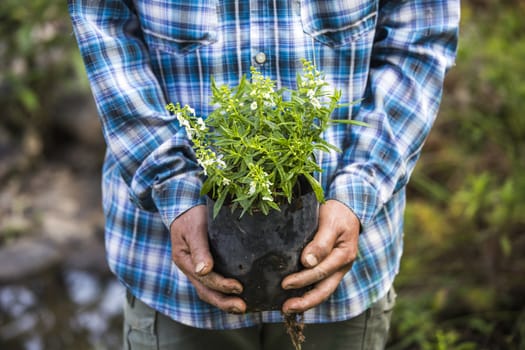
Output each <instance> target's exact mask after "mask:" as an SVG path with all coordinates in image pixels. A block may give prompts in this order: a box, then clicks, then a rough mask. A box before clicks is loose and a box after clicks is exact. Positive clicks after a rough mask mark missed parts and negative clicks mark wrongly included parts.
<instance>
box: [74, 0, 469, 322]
mask: <svg viewBox="0 0 525 350" xmlns="http://www.w3.org/2000/svg"><path fill="white" fill-rule="evenodd" d="M69 11H70V15H71V19H72V23H73V27H74V31H75V34H76V38H77V40H78V44H79V48H80V51H81V53H82V56H83V59H84V62H85V65H86V69H87V74H88V76H89V79H90V82H91V87H92V91H93V94H94V97H95V99H96V103H97V106H98V109H99V113H100V117H101V121H102V126H103V133H104V137H105V140H106V142H107V145H108V149H107V154H106V160H105V164H104V175H103V204H104V211H105V215H106V219H107V223H106V246H107V256H108V262H109V265H110V267H111V269H112V270H113V272H114V273H115V274H116V275H117V276H118V278H119V279H120V280H121V281H122V283H123V284H125V285H126V286H127V287H128V288H129V289H130V290H131V291H132V292H133V294H135V295H136V296H137V297H138V298H140V299H141V300H142V301H144V302H145V303H147V304H148V305H150V306H152V307H154V308H155V309H157V310H159V311H160V312H163V313H165V314H166V315H168V316H170V317H171V318H173V319H175V320H177V321H179V322H182V323H184V324H188V325H192V326H195V327H202V328H222V329H228V328H236V327H244V326H251V325H255V324H258V323H260V322H277V321H281V315H280V313H279V312H262V313H252V314H248V315H241V316H239V315H229V314H226V313H223V312H221V311H220V310H218V309H216V308H214V307H212V306H209V305H207V304H205V303H203V302H201V301H200V300H199V298H198V296H197V294H196V292H195V290H194V289H193V287H192V286H191V284H190V282H189V281H188V280H187V278H186V277H185V276H184V275H183V274H182V273H181V272H180V271H179V270H178V269H177V268H176V266H175V265H174V264H173V263H172V261H171V255H170V238H169V232H168V230H167V227H169V225H170V223H171V222H172V221H173V220H174V219H175V218H176V217H177V216H178V215H180V214H181V213H183V212H184V211H186V210H187V209H189V208H191V207H192V206H195V205H197V204H201V203H203V199H202V198H200V196H199V190H200V186H201V183H202V182H201V178H200V176H201V175H200V173H199V168H198V166H197V164H196V162H195V159H194V153H193V151H192V148H191V145H190V143H189V142H188V140H187V138H186V137H185V134H184V131H183V129H181V128H180V127H179V125H178V124H177V122H176V120H175V119H174V117H173V116H171V115H169V114H168V113H167V112H166V110H165V109H164V106H165V104H166V103H167V102H180V103H181V104H189V105H191V106H192V107H193V108H194V109H195V110H196V112H197V114H198V115H201V116H204V117H205V116H206V115H207V114H208V113H209V112H210V108H211V107H210V104H209V99H210V96H211V92H210V77H211V76H214V78H215V79H216V81H217V82H218V83H219V84H223V83H225V84H229V85H234V84H237V83H238V82H239V80H240V77H241V76H242V75H243V74H249V67H250V66H251V65H254V66H257V67H258V68H259V70H260V71H261V72H262V73H263V74H264V75H266V76H268V77H270V78H272V79H275V80H277V81H278V84H279V85H280V86H284V87H293V86H294V84H295V76H296V72H297V70H298V69H300V68H301V63H300V59H301V58H306V59H308V60H310V61H312V62H314V63H315V64H316V65H317V67H318V69H320V70H322V71H324V73H325V74H326V79H327V81H328V82H329V83H330V84H331V85H332V86H334V87H335V88H337V89H341V90H342V93H343V96H342V100H343V101H344V102H351V101H359V102H358V103H356V104H354V105H352V106H350V107H345V108H341V109H339V110H337V111H336V113H335V114H334V116H333V117H334V118H339V119H349V118H352V119H355V120H360V121H364V122H366V123H368V124H370V125H371V126H370V127H366V128H365V127H349V126H347V125H343V124H338V125H334V126H332V127H331V128H330V129H329V130H328V131H327V132H326V134H325V137H326V138H327V140H329V141H330V142H331V143H333V144H334V145H336V146H338V147H339V148H341V149H343V152H342V153H330V154H320V155H319V158H318V161H319V162H320V164H321V165H322V168H323V170H324V171H323V173H322V174H318V176H319V178H320V180H321V182H322V185H323V187H324V189H325V192H326V195H327V198H332V199H337V200H339V201H341V202H343V203H345V204H346V205H348V206H349V207H350V208H351V209H352V210H353V211H354V212H355V213H356V215H357V216H358V217H359V219H360V220H361V224H362V229H363V232H362V234H361V236H360V240H359V253H358V259H357V260H356V261H355V263H354V265H353V267H352V270H351V271H350V272H349V273H348V274H347V275H346V277H345V278H344V280H343V282H342V283H341V284H340V286H339V288H338V289H337V290H336V292H335V293H334V294H333V295H332V296H331V297H330V298H329V299H328V300H327V301H326V302H324V303H323V304H322V305H320V306H318V307H316V308H315V309H313V310H310V311H308V312H307V313H306V314H305V320H306V322H330V321H338V320H344V319H348V318H350V317H352V316H355V315H358V314H360V313H361V312H363V311H364V310H365V309H366V308H368V307H369V306H370V305H371V304H372V303H373V302H374V301H376V300H378V299H379V298H380V297H382V296H383V295H384V294H385V293H386V292H387V291H388V289H389V288H390V286H391V284H392V283H393V280H394V277H395V275H396V273H397V272H398V269H399V260H400V257H401V252H402V232H403V211H404V207H405V186H406V184H407V182H408V180H409V177H410V174H411V172H412V170H413V168H414V166H415V163H416V160H417V159H418V156H419V153H420V151H421V148H422V145H423V143H424V140H425V138H426V136H427V134H428V132H429V130H430V128H431V126H432V123H433V121H434V118H435V116H436V114H437V110H438V106H439V102H440V98H441V93H442V84H443V79H444V76H445V73H446V70H447V69H448V68H449V67H450V66H451V65H452V64H453V62H454V59H455V53H456V45H457V34H458V22H459V0H449V1H445V0H406V1H398V0H384V1H379V0H351V1H350V0H346V1H343V0H339V1H327V0H268V1H262V0H251V1H241V0H192V1H187V0H135V1H132V0H69ZM258 52H264V53H265V54H266V58H267V60H266V62H265V63H263V64H257V63H256V62H255V59H254V57H255V55H256V54H257V53H258Z"/></svg>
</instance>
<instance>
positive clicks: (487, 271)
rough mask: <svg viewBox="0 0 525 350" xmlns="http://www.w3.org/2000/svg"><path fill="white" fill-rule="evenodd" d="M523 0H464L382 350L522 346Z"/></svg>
mask: <svg viewBox="0 0 525 350" xmlns="http://www.w3.org/2000/svg"><path fill="white" fill-rule="evenodd" d="M523 18H525V3H523V2H520V1H507V2H500V1H495V0H494V1H491V0H485V1H481V0H477V1H474V0H471V1H463V5H462V26H461V37H460V46H459V52H458V59H457V65H456V67H454V68H453V69H452V70H451V71H450V73H449V76H448V78H447V82H446V92H445V96H444V99H443V104H442V108H441V112H440V116H439V118H438V120H437V123H436V126H435V128H434V130H433V131H432V133H431V135H430V137H429V140H428V141H427V144H426V147H425V149H424V151H423V155H422V157H421V159H420V161H419V163H418V166H417V168H416V171H415V172H414V174H413V176H412V181H411V184H410V186H409V198H408V207H407V213H406V228H405V232H406V237H405V242H406V243H405V245H406V250H405V256H404V260H403V262H402V268H401V272H400V275H399V278H398V280H397V282H396V286H397V289H398V290H399V291H400V293H399V294H400V298H399V303H398V307H397V309H396V312H395V313H394V319H393V321H394V322H393V331H392V339H391V341H390V345H389V349H436V350H437V349H516V350H517V349H525V298H524V297H523V295H524V293H525V278H524V276H525V256H524V255H523V252H524V251H525V176H524V171H525V115H524V111H525V59H524V58H525V22H524V21H523Z"/></svg>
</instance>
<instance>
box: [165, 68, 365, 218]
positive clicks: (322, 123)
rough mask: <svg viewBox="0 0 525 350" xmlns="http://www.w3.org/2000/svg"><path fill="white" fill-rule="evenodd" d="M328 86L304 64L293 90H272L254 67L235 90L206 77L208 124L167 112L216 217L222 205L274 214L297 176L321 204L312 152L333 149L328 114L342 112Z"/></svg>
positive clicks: (186, 110) (186, 112)
mask: <svg viewBox="0 0 525 350" xmlns="http://www.w3.org/2000/svg"><path fill="white" fill-rule="evenodd" d="M327 86H328V83H327V82H326V81H325V80H324V77H323V74H322V73H321V72H319V71H318V70H316V68H315V67H314V65H313V64H311V63H310V62H309V61H307V60H303V72H302V75H299V74H298V75H297V88H296V89H295V90H294V89H279V90H276V88H275V82H274V81H272V80H270V79H268V78H265V77H263V76H262V75H261V73H260V72H258V71H257V70H256V69H255V68H253V67H252V68H251V81H249V80H248V79H247V78H246V76H243V77H242V79H241V81H240V83H239V84H238V85H237V86H236V87H233V88H230V87H228V86H226V85H222V86H217V84H216V82H215V81H214V80H213V79H212V86H211V88H212V94H213V97H212V103H213V104H215V105H217V108H216V109H215V110H214V111H213V112H212V113H210V115H209V116H208V117H207V119H206V122H204V120H203V119H202V118H200V117H197V116H195V112H194V110H193V109H192V108H191V107H190V106H187V105H186V106H184V107H181V106H180V104H173V103H171V104H169V105H168V106H167V109H168V110H169V111H171V112H173V113H175V115H176V116H177V119H178V121H179V123H180V124H181V125H182V126H184V127H185V129H186V132H187V134H188V137H189V138H190V139H191V140H192V141H193V145H194V149H195V153H196V157H197V160H198V162H199V164H200V165H201V166H202V168H203V170H204V174H205V175H206V176H207V178H206V180H205V182H204V184H203V188H202V194H203V195H205V194H209V195H210V196H211V197H212V198H213V199H215V200H216V203H215V206H214V215H216V214H217V213H218V211H219V209H220V208H221V207H222V206H223V204H224V203H225V201H228V202H230V203H231V205H232V210H233V209H235V208H237V207H239V206H240V207H242V209H243V212H242V214H244V213H245V212H247V211H248V212H253V211H255V210H258V211H262V212H263V213H265V214H267V213H268V212H269V211H270V209H276V210H279V203H283V202H284V201H288V202H291V200H292V197H293V195H294V191H295V190H296V188H295V186H296V184H297V183H298V180H299V178H301V177H303V178H305V179H306V180H307V182H308V183H309V185H310V186H311V188H312V189H313V191H314V192H315V194H316V197H317V199H318V200H319V201H320V202H322V201H323V198H324V197H323V190H322V188H321V185H320V184H319V183H318V182H317V180H316V179H315V178H314V177H313V175H312V174H313V173H314V172H320V171H321V168H320V166H319V165H318V164H317V163H316V161H315V153H316V152H318V151H324V152H328V151H333V150H335V151H338V149H337V148H336V147H334V146H333V145H331V144H329V143H328V142H326V141H325V140H324V139H323V138H322V133H323V131H325V130H326V129H327V128H328V127H329V125H330V123H331V122H332V120H331V118H330V116H331V114H332V112H333V111H334V110H335V109H336V108H338V107H340V106H342V105H341V104H339V100H340V97H341V93H340V91H330V89H328V88H327ZM345 122H347V123H354V124H356V122H354V121H345Z"/></svg>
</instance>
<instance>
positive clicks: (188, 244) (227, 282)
mask: <svg viewBox="0 0 525 350" xmlns="http://www.w3.org/2000/svg"><path fill="white" fill-rule="evenodd" d="M207 217H208V213H207V208H206V206H204V205H199V206H196V207H193V208H191V209H190V210H188V211H187V212H185V213H184V214H182V215H181V216H179V217H178V218H177V219H175V220H174V221H173V223H172V224H171V228H170V231H171V251H172V258H173V261H174V262H175V264H176V265H177V266H178V267H179V269H180V270H181V271H182V272H184V274H186V276H188V278H189V279H190V281H191V283H192V284H193V285H194V286H195V288H196V290H197V293H198V295H199V297H200V298H201V299H202V300H203V301H205V302H207V303H209V304H212V305H214V306H216V307H218V308H219V309H221V310H223V311H226V312H230V313H244V312H246V304H245V303H244V301H243V300H242V299H241V298H239V297H235V296H232V295H231V294H240V293H241V292H242V285H241V284H240V283H239V282H238V281H236V280H234V279H231V278H224V277H222V276H221V275H219V274H217V273H215V272H213V271H212V269H213V258H212V256H211V253H210V250H209V246H208V233H207V232H208V227H207Z"/></svg>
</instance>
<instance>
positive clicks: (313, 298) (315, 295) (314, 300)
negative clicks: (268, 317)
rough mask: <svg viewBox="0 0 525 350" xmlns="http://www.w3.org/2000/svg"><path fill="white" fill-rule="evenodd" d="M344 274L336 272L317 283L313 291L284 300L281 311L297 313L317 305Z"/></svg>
mask: <svg viewBox="0 0 525 350" xmlns="http://www.w3.org/2000/svg"><path fill="white" fill-rule="evenodd" d="M345 273H346V271H337V272H336V273H334V274H333V275H331V276H330V277H328V278H326V279H324V280H322V281H321V282H319V283H317V284H316V285H315V287H314V288H313V289H311V290H309V291H308V292H306V293H305V294H304V295H303V296H302V297H297V298H290V299H288V300H286V301H285V302H284V304H283V308H282V311H283V312H284V313H285V314H290V313H299V312H304V311H306V310H308V309H311V308H313V307H315V306H317V305H319V304H320V303H322V302H323V301H325V300H326V299H328V297H329V296H330V295H332V293H333V292H334V291H335V290H336V289H337V286H338V285H339V282H341V279H342V278H343V276H344V275H345Z"/></svg>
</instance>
